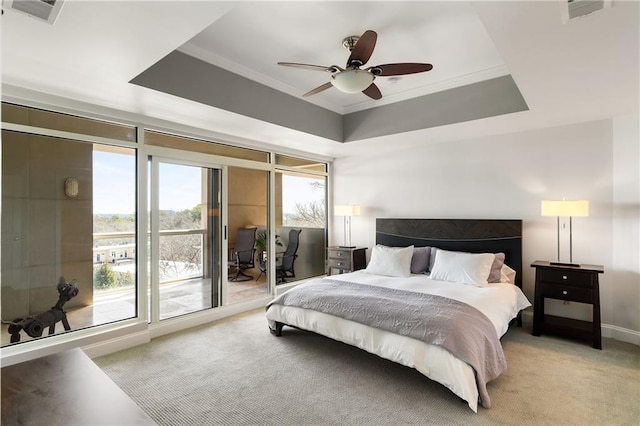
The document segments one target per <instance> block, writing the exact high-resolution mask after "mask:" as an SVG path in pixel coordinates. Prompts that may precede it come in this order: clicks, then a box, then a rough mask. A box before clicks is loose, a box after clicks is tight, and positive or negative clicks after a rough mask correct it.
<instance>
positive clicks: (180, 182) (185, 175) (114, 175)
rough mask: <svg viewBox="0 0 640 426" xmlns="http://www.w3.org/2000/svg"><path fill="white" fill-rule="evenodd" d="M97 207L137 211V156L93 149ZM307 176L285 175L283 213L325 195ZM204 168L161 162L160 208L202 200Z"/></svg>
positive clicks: (101, 210) (116, 211) (177, 207)
mask: <svg viewBox="0 0 640 426" xmlns="http://www.w3.org/2000/svg"><path fill="white" fill-rule="evenodd" d="M93 173H94V176H93V211H94V213H95V214H133V213H135V196H136V188H135V181H136V180H135V156H134V155H133V150H131V155H126V154H122V153H114V152H103V151H97V150H94V152H93ZM314 180H316V179H307V178H302V177H298V176H288V175H284V176H283V180H282V181H283V196H282V198H283V200H282V203H283V213H285V214H286V213H291V212H293V211H294V209H295V204H296V203H302V204H305V203H309V202H312V201H317V200H322V199H324V195H325V194H324V188H319V189H315V188H314V187H313V186H311V185H310V182H312V181H314ZM200 186H201V179H200V168H199V167H193V166H183V165H178V164H170V163H161V164H160V188H162V190H161V192H160V209H161V210H175V211H179V210H185V209H191V208H193V207H195V206H196V205H198V204H200V193H201V191H200Z"/></svg>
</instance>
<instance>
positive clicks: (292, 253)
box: [276, 229, 302, 284]
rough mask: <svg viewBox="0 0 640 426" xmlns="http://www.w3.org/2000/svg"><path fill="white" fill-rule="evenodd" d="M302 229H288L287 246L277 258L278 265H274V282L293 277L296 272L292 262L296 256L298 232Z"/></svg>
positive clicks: (281, 281)
mask: <svg viewBox="0 0 640 426" xmlns="http://www.w3.org/2000/svg"><path fill="white" fill-rule="evenodd" d="M301 232H302V229H292V230H290V231H289V242H288V243H287V248H286V250H285V251H284V253H282V254H281V255H279V256H278V259H280V260H281V262H280V264H279V265H276V284H281V283H284V282H287V281H286V278H293V277H295V276H296V273H295V271H294V269H293V266H294V263H295V261H296V259H297V258H298V255H297V254H296V252H297V251H298V245H299V243H300V233H301Z"/></svg>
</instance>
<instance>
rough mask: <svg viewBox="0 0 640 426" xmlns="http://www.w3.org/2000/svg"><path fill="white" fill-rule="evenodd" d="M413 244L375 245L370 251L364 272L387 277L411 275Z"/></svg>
mask: <svg viewBox="0 0 640 426" xmlns="http://www.w3.org/2000/svg"><path fill="white" fill-rule="evenodd" d="M412 256H413V246H409V247H403V248H400V247H388V246H383V245H379V244H378V245H376V246H374V247H373V251H372V252H371V260H370V261H369V264H368V265H367V268H366V269H365V270H364V272H366V273H368V274H376V275H386V276H389V277H408V276H410V275H411V257H412Z"/></svg>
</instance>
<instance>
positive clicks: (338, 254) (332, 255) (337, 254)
mask: <svg viewBox="0 0 640 426" xmlns="http://www.w3.org/2000/svg"><path fill="white" fill-rule="evenodd" d="M328 257H329V259H346V260H350V259H351V252H350V251H347V250H336V249H329V256H328Z"/></svg>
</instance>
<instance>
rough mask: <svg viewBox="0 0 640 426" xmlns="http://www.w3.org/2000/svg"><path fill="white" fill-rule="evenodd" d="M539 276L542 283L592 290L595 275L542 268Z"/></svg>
mask: <svg viewBox="0 0 640 426" xmlns="http://www.w3.org/2000/svg"><path fill="white" fill-rule="evenodd" d="M538 274H540V281H541V282H548V283H554V284H564V285H570V286H574V287H588V288H591V286H592V285H593V283H592V277H593V274H592V273H589V272H580V271H569V270H557V269H542V268H541V269H540V270H539V271H538Z"/></svg>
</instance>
